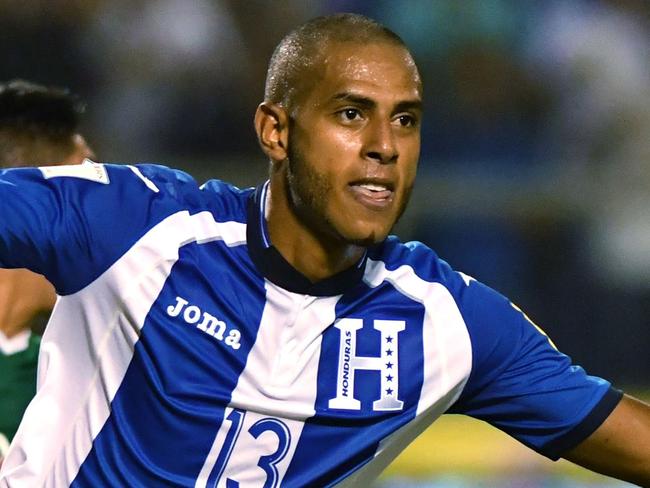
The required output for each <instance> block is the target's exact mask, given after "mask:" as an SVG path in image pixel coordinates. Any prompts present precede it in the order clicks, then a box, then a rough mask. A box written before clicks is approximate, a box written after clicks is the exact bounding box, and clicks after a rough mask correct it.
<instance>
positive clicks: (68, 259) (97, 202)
mask: <svg viewBox="0 0 650 488" xmlns="http://www.w3.org/2000/svg"><path fill="white" fill-rule="evenodd" d="M190 180H191V179H190V178H189V176H187V175H185V174H184V173H182V172H178V171H173V170H170V169H167V168H164V167H159V166H155V165H142V166H138V167H136V166H126V165H109V164H99V163H93V162H89V161H88V162H86V163H84V164H82V165H74V166H56V167H44V168H19V169H9V170H2V171H0V267H9V268H28V269H31V270H32V271H35V272H37V273H40V274H43V275H44V276H45V277H46V278H47V279H48V280H49V281H50V282H52V284H53V285H54V286H55V288H56V289H57V292H58V293H59V294H61V295H66V294H70V293H74V292H76V291H78V290H80V289H81V288H83V287H84V286H86V285H87V284H89V283H90V282H92V281H93V280H94V279H95V278H97V277H98V276H99V275H100V274H101V273H102V272H104V271H105V270H106V269H108V267H109V266H110V265H111V264H112V263H113V262H115V261H116V260H117V259H118V258H119V257H120V256H121V255H122V254H124V253H125V252H126V251H127V250H128V249H129V248H130V247H131V246H132V245H133V243H134V242H135V241H136V240H137V239H139V238H140V237H141V236H142V235H144V233H146V232H147V230H148V229H150V228H151V227H153V226H154V225H155V224H156V223H158V222H160V221H161V220H162V219H163V218H165V217H166V216H168V215H170V214H171V213H173V212H175V211H177V210H178V208H179V206H180V205H179V193H180V192H181V191H182V188H183V187H184V186H187V185H188V184H191V182H193V180H191V181H190ZM179 189H181V190H179Z"/></svg>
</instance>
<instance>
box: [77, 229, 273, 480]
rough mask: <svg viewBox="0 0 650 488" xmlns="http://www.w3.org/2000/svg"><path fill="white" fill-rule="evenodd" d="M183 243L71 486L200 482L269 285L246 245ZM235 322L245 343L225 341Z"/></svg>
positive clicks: (256, 326) (250, 344)
mask: <svg viewBox="0 0 650 488" xmlns="http://www.w3.org/2000/svg"><path fill="white" fill-rule="evenodd" d="M179 253H180V256H179V261H178V262H177V263H176V265H175V266H174V267H173V268H172V271H171V274H170V276H169V278H168V279H167V282H166V284H165V286H164V287H163V289H162V291H161V293H160V296H159V297H158V299H157V300H156V302H155V303H154V305H153V306H152V308H151V310H150V312H149V314H148V316H147V320H146V322H145V324H144V327H143V329H142V334H141V337H140V340H139V341H138V343H137V344H136V347H135V353H134V356H133V359H132V361H131V364H130V365H129V368H128V370H127V372H126V375H125V377H124V380H123V382H122V384H121V386H120V388H119V390H118V392H117V394H116V396H115V398H114V400H113V402H112V404H111V409H112V413H111V416H110V417H109V419H108V420H107V422H106V424H105V425H104V427H103V428H102V430H101V432H100V434H99V435H98V436H97V438H96V439H95V441H94V443H93V448H92V450H91V452H90V453H89V455H88V457H87V458H86V460H85V461H84V463H83V465H82V467H81V469H80V471H79V473H78V475H77V477H76V478H75V480H74V483H73V484H72V486H75V487H100V486H129V487H138V486H141V487H151V486H162V485H165V486H169V485H170V484H171V485H174V486H176V485H180V486H194V483H195V480H196V478H197V476H198V474H199V471H200V470H201V466H202V464H203V462H204V460H205V456H206V455H207V453H208V452H209V450H210V446H211V444H212V442H213V441H214V437H215V435H216V432H217V430H218V428H219V426H220V424H221V422H222V421H223V416H224V409H225V407H226V406H227V405H228V402H229V401H230V398H231V392H232V390H233V388H234V387H235V385H236V383H237V379H238V377H239V374H240V373H241V371H242V370H243V368H244V366H245V364H246V358H247V355H248V353H249V352H250V349H251V347H252V345H253V344H254V342H255V338H256V335H257V330H258V326H259V323H260V319H261V316H262V310H263V306H264V297H265V291H264V283H263V281H262V280H260V278H259V277H258V275H256V274H255V273H254V271H253V269H252V263H251V262H250V259H248V253H247V250H246V246H239V247H237V248H232V249H229V248H228V247H227V246H226V245H225V244H223V243H222V242H220V241H218V242H211V243H209V244H203V245H197V244H188V245H186V246H185V247H183V248H181V249H180V251H179ZM247 263H248V265H247ZM198 270H200V271H198ZM215 283H216V284H217V286H214V285H215ZM235 283H237V284H241V283H246V287H241V286H235V285H234V284H235ZM179 297H180V298H181V300H179ZM170 312H171V313H172V314H174V313H175V314H176V316H175V317H170ZM205 314H209V315H210V316H211V317H213V318H215V319H218V320H219V321H221V322H222V323H224V324H225V328H226V329H225V331H223V336H222V337H223V338H222V339H219V338H218V337H217V336H218V335H219V333H220V332H221V331H220V330H219V328H220V327H221V326H220V325H219V324H217V323H216V322H215V321H208V322H207V323H206V326H204V327H203V328H204V329H206V330H205V331H204V330H202V328H201V324H202V323H204V319H205ZM213 325H215V326H218V327H217V328H215V327H212V326H213ZM210 328H212V329H213V332H215V331H216V332H215V335H214V336H212V335H210V334H209V333H208V332H207V330H209V329H210ZM233 330H238V331H239V332H241V339H240V340H239V341H238V344H240V347H239V348H238V349H236V348H234V347H231V346H229V345H228V343H227V342H228V336H229V335H230V334H231V332H232V331H233ZM188 453H191V455H188ZM157 466H164V470H162V469H161V468H158V467H157Z"/></svg>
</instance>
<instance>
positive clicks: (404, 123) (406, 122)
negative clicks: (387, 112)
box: [395, 114, 417, 127]
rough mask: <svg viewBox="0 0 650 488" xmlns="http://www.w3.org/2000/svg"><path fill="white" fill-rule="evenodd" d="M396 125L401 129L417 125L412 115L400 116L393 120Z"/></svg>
mask: <svg viewBox="0 0 650 488" xmlns="http://www.w3.org/2000/svg"><path fill="white" fill-rule="evenodd" d="M395 121H396V122H397V124H399V125H400V126H401V127H414V126H415V125H417V119H416V118H415V117H414V116H413V115H409V114H402V115H399V116H397V117H396V118H395Z"/></svg>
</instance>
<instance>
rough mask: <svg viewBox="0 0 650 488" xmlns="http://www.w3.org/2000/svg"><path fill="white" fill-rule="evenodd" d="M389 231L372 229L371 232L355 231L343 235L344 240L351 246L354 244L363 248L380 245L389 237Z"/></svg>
mask: <svg viewBox="0 0 650 488" xmlns="http://www.w3.org/2000/svg"><path fill="white" fill-rule="evenodd" d="M388 233H389V230H385V229H370V230H355V231H352V232H349V233H347V235H345V234H343V238H344V239H345V241H346V242H348V243H349V244H354V245H356V246H361V247H369V246H372V245H374V244H379V243H380V242H382V241H383V240H384V239H386V237H387V236H388Z"/></svg>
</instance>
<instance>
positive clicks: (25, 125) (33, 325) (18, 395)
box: [0, 80, 93, 463]
mask: <svg viewBox="0 0 650 488" xmlns="http://www.w3.org/2000/svg"><path fill="white" fill-rule="evenodd" d="M83 112H84V104H83V103H82V102H81V100H80V99H79V98H78V97H77V96H75V95H73V94H72V93H70V92H69V91H68V90H66V89H63V88H58V87H50V86H43V85H39V84H36V83H31V82H28V81H24V80H13V81H10V82H8V83H2V84H0V168H2V167H9V166H10V167H17V166H49V165H60V164H78V163H81V162H82V161H83V160H84V159H85V158H88V157H92V156H93V152H92V150H91V149H90V147H89V146H88V144H87V143H86V141H85V139H84V138H83V136H82V135H81V134H79V132H78V129H79V123H80V116H81V114H82V113H83ZM55 300H56V293H55V291H54V288H53V287H52V285H51V284H50V283H49V282H48V281H46V280H45V278H43V277H42V276H41V275H38V274H35V273H32V272H31V271H28V270H24V269H11V270H9V269H0V463H1V462H2V457H3V455H4V452H5V451H6V448H7V447H8V445H9V442H10V441H11V439H12V437H13V436H14V434H15V433H16V430H17V428H18V424H19V423H20V420H21V418H22V416H23V412H24V410H25V408H26V407H27V404H28V403H29V401H30V400H31V398H32V396H33V395H34V393H35V391H36V369H37V360H38V348H39V344H40V332H42V327H43V325H44V324H45V319H46V318H47V316H48V315H49V312H50V311H51V310H52V307H53V306H54V302H55Z"/></svg>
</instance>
